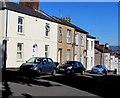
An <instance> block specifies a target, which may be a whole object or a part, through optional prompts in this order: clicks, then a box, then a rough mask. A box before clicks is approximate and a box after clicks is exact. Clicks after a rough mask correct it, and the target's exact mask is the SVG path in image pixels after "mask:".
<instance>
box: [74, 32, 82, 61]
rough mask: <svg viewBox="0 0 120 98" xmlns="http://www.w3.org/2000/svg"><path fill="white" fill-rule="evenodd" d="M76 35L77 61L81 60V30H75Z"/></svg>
mask: <svg viewBox="0 0 120 98" xmlns="http://www.w3.org/2000/svg"><path fill="white" fill-rule="evenodd" d="M75 35H76V43H75V44H76V45H75V56H76V57H74V58H75V61H80V49H81V48H80V42H79V38H80V35H81V34H80V32H77V31H75Z"/></svg>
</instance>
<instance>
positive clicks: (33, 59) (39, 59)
mask: <svg viewBox="0 0 120 98" xmlns="http://www.w3.org/2000/svg"><path fill="white" fill-rule="evenodd" d="M41 61H42V58H30V59H29V60H28V61H27V63H40V62H41Z"/></svg>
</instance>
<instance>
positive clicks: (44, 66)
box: [19, 57, 56, 75]
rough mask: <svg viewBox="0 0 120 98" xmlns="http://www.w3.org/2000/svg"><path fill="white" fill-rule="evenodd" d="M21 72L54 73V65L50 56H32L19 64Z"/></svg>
mask: <svg viewBox="0 0 120 98" xmlns="http://www.w3.org/2000/svg"><path fill="white" fill-rule="evenodd" d="M19 71H20V72H21V73H24V72H25V73H26V74H29V73H37V74H39V75H40V74H48V73H50V74H52V75H55V74H56V65H55V63H54V62H53V60H52V59H51V58H46V57H32V58H30V59H29V60H28V61H26V63H23V64H22V65H21V66H20V69H19Z"/></svg>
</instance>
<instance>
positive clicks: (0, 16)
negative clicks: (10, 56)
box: [0, 10, 4, 68]
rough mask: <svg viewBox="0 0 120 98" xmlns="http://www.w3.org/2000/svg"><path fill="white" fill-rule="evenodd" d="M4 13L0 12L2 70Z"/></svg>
mask: <svg viewBox="0 0 120 98" xmlns="http://www.w3.org/2000/svg"><path fill="white" fill-rule="evenodd" d="M3 13H4V11H3V10H0V68H1V67H2V41H3V25H4V22H3V20H4V19H3V15H4V14H3Z"/></svg>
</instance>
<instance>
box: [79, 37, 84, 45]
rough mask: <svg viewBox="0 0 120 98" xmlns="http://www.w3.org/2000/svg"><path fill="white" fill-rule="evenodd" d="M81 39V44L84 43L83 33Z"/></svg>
mask: <svg viewBox="0 0 120 98" xmlns="http://www.w3.org/2000/svg"><path fill="white" fill-rule="evenodd" d="M80 40H81V45H84V36H83V35H81V38H80Z"/></svg>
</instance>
